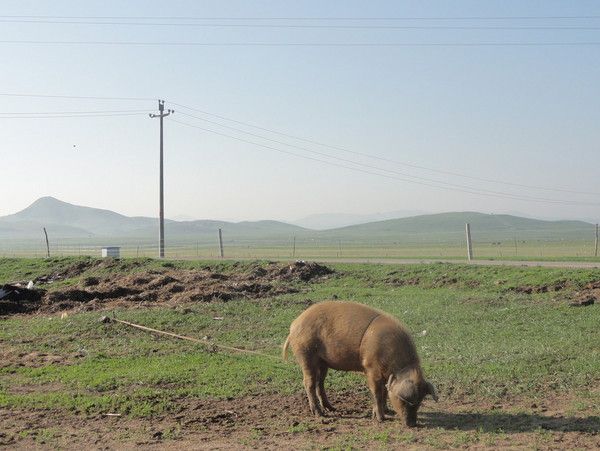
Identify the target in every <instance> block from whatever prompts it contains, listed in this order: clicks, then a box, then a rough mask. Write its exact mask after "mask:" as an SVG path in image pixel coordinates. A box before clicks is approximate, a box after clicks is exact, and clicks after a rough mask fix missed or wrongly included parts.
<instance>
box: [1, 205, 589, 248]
mask: <svg viewBox="0 0 600 451" xmlns="http://www.w3.org/2000/svg"><path fill="white" fill-rule="evenodd" d="M467 222H468V223H470V224H471V230H472V235H473V239H474V241H480V242H496V241H506V240H514V239H515V238H517V239H519V240H537V241H566V240H570V241H577V240H589V239H591V237H593V233H594V226H593V225H592V224H589V223H586V222H583V221H543V220H539V219H528V218H522V217H519V216H511V215H495V214H484V213H477V212H455V213H439V214H429V215H420V216H413V217H409V218H400V219H390V220H385V221H377V222H370V223H366V224H359V225H353V226H348V227H341V228H336V229H330V230H324V231H316V230H310V229H306V228H303V227H299V226H295V225H291V224H287V223H284V222H280V221H243V222H237V223H235V222H227V221H214V220H198V221H172V220H167V221H165V228H166V236H167V238H168V240H169V241H170V242H171V243H175V242H178V243H190V242H195V243H212V242H214V241H215V239H216V233H217V230H218V229H219V228H221V229H222V230H223V234H224V236H225V237H226V240H228V241H229V242H235V243H236V244H237V245H244V244H245V243H252V244H255V243H261V244H263V245H267V246H268V245H277V244H281V243H288V242H289V240H290V239H291V237H293V236H295V237H297V238H298V239H300V240H303V241H304V242H315V243H320V244H323V245H326V244H327V243H336V242H337V240H344V241H345V242H346V243H348V242H354V243H357V244H360V243H372V244H377V243H407V244H410V243H431V244H435V243H459V242H462V241H463V240H464V229H465V223H467ZM42 227H46V228H47V229H48V233H49V234H50V235H51V237H52V238H60V239H71V240H77V239H83V238H85V239H86V240H87V242H90V243H91V242H98V243H100V242H102V243H105V242H107V241H112V242H121V243H130V242H134V241H148V242H153V241H154V240H155V238H156V236H157V231H158V220H157V219H156V218H148V217H128V216H124V215H121V214H118V213H115V212H113V211H110V210H101V209H97V208H90V207H82V206H78V205H72V204H69V203H66V202H62V201H60V200H58V199H55V198H52V197H43V198H41V199H38V200H37V201H35V202H34V203H33V204H31V205H30V206H29V207H27V208H25V209H24V210H22V211H20V212H18V213H15V214H13V215H9V216H4V217H0V239H3V240H11V239H18V240H27V239H37V240H39V239H40V238H41V237H42V236H43V235H42Z"/></svg>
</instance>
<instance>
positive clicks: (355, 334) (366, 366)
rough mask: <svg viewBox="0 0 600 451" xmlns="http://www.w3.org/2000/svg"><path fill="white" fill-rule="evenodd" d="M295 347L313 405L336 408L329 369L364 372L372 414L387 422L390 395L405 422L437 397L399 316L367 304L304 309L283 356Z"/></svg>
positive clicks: (318, 410) (318, 411)
mask: <svg viewBox="0 0 600 451" xmlns="http://www.w3.org/2000/svg"><path fill="white" fill-rule="evenodd" d="M290 346H291V347H292V350H293V352H294V355H295V356H296V359H297V360H298V363H299V364H300V366H301V367H302V373H303V375H304V388H305V389H306V395H307V396H308V402H309V405H310V410H311V412H312V413H313V414H315V415H319V416H322V415H323V410H324V409H327V410H334V409H333V406H332V405H331V404H330V403H329V400H328V399H327V395H326V394H325V389H324V382H325V377H326V376H327V370H328V369H329V368H333V369H335V370H341V371H362V372H364V373H365V375H366V377H367V382H368V385H369V388H370V390H371V392H372V393H373V399H374V405H373V418H375V419H377V420H378V421H383V419H384V412H385V411H386V394H387V395H388V396H389V398H390V401H391V403H392V406H393V407H394V410H395V411H396V412H397V413H398V415H401V416H403V417H404V420H405V422H406V424H407V426H415V425H416V424H417V410H418V409H419V406H420V405H421V402H422V401H423V398H424V397H425V396H427V395H431V396H432V397H433V399H434V400H436V401H437V400H438V397H437V394H436V391H435V388H434V386H433V384H431V382H428V381H426V380H425V378H424V376H423V370H422V369H421V366H420V363H419V357H418V356H417V350H416V348H415V345H414V343H413V341H412V339H411V337H410V335H409V333H408V332H407V330H406V329H405V328H404V327H403V326H402V325H401V324H400V322H399V321H398V320H396V319H395V318H393V317H391V316H390V315H388V314H386V313H383V312H381V311H379V310H375V309H373V308H371V307H367V306H366V305H362V304H357V303H354V302H340V301H327V302H321V303H319V304H315V305H313V306H311V307H309V308H308V309H306V310H305V311H304V312H303V313H302V314H301V315H300V316H298V318H296V319H295V320H294V321H293V322H292V324H291V326H290V334H289V336H288V337H287V340H286V342H285V344H284V345H283V357H284V359H285V358H286V354H287V350H288V347H290Z"/></svg>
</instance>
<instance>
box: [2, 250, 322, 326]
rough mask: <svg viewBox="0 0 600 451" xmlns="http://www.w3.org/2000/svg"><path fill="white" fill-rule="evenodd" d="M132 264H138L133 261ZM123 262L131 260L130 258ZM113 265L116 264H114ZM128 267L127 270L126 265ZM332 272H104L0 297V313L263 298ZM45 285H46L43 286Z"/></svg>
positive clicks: (295, 267) (271, 268)
mask: <svg viewBox="0 0 600 451" xmlns="http://www.w3.org/2000/svg"><path fill="white" fill-rule="evenodd" d="M135 263H137V262H135ZM119 264H121V263H119V261H118V260H108V263H103V261H100V262H98V261H90V262H87V261H85V262H78V263H77V264H76V265H74V266H73V267H71V268H67V269H66V270H64V271H62V272H61V273H54V274H51V275H48V276H44V277H41V278H39V279H37V280H36V281H35V285H36V286H42V287H43V286H44V283H48V282H53V281H56V280H62V279H65V278H70V277H76V276H81V275H82V274H85V272H86V271H88V270H90V269H92V268H96V269H97V268H98V267H99V266H101V265H105V266H106V265H113V266H114V265H119ZM128 264H131V262H129V263H128ZM117 269H118V268H117ZM128 269H131V268H130V267H128ZM331 274H333V270H331V269H330V268H328V267H326V266H323V265H319V264H317V263H313V262H303V261H297V262H295V263H292V264H287V265H286V264H281V263H269V264H267V265H259V264H255V265H250V266H249V267H244V268H242V269H240V271H233V272H231V273H222V272H215V271H212V270H210V269H198V270H189V269H171V268H165V269H161V270H150V271H140V272H136V273H133V274H131V273H125V274H119V272H114V273H113V274H111V275H109V276H88V277H83V278H81V280H80V281H79V282H78V284H77V285H75V286H69V287H64V288H57V289H53V290H49V291H46V290H44V289H40V288H37V289H34V290H23V292H25V293H26V294H28V292H32V293H35V294H36V295H35V296H33V295H32V296H29V295H28V296H21V297H14V298H10V299H9V298H6V299H2V300H0V315H7V314H11V313H32V312H41V313H54V312H59V311H63V310H73V309H75V310H77V311H88V310H98V309H105V308H114V307H145V306H150V305H156V304H165V303H168V304H180V303H189V302H209V301H212V300H222V301H229V300H231V299H235V298H252V299H254V298H262V297H267V296H277V295H280V294H285V293H294V292H297V291H299V285H298V284H299V283H301V282H305V283H306V282H313V281H317V280H321V279H323V278H326V277H328V276H329V275H331ZM46 286H47V285H46Z"/></svg>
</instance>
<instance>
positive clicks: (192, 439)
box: [0, 391, 600, 450]
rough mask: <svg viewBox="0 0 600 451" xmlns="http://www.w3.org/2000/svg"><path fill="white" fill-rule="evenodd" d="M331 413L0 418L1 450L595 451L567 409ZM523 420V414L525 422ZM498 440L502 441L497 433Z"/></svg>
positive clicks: (343, 400) (203, 408)
mask: <svg viewBox="0 0 600 451" xmlns="http://www.w3.org/2000/svg"><path fill="white" fill-rule="evenodd" d="M331 401H332V403H333V404H334V406H336V408H337V410H336V412H333V413H331V414H330V415H329V416H328V417H327V418H323V419H318V418H314V417H312V416H311V415H310V414H309V411H308V407H307V403H306V402H305V399H304V394H303V393H300V392H299V393H297V394H296V395H293V396H274V395H263V396H255V397H244V398H239V399H235V400H234V399H231V400H218V401H217V400H201V401H189V400H185V399H182V400H181V404H180V409H179V411H177V412H174V413H171V414H168V415H164V416H161V417H156V418H153V419H144V420H141V419H130V418H124V417H123V418H122V417H118V416H110V415H98V416H87V417H86V416H76V415H72V414H69V413H61V412H48V411H35V410H33V411H19V410H10V411H9V410H6V409H0V446H1V445H4V446H7V447H10V448H13V449H15V448H18V449H35V448H49V447H52V448H56V447H67V448H71V449H127V448H134V447H140V446H143V447H144V448H149V449H223V450H224V449H251V448H260V449H273V450H274V449H282V448H284V449H292V448H294V449H311V448H317V449H319V448H327V447H333V448H350V447H352V448H370V449H373V448H398V447H403V448H448V447H458V448H467V447H468V448H479V449H491V448H496V447H507V448H512V449H521V448H537V449H574V448H580V449H598V448H600V418H599V417H586V416H584V415H581V416H568V415H565V414H564V413H563V411H562V410H561V409H562V408H563V406H564V405H565V401H566V400H565V399H560V398H554V399H547V400H544V402H543V403H542V404H540V405H536V404H531V403H529V404H528V405H519V404H518V403H515V402H506V403H502V404H500V403H497V404H486V405H483V404H477V405H474V404H469V403H468V402H463V401H461V402H457V403H452V402H448V401H440V402H439V403H437V404H436V403H433V402H427V403H425V404H424V406H423V408H422V409H421V411H420V414H419V426H418V427H416V428H412V429H409V428H406V427H405V426H404V425H403V424H402V422H401V421H400V420H399V419H397V418H390V419H389V420H386V421H385V422H384V423H382V424H379V423H376V422H374V421H373V420H372V419H371V417H370V411H371V408H370V400H369V395H368V394H367V393H366V391H365V392H361V393H349V392H346V393H337V394H336V393H332V395H331ZM523 412H526V413H523ZM498 431H501V433H498Z"/></svg>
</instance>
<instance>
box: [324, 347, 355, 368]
mask: <svg viewBox="0 0 600 451" xmlns="http://www.w3.org/2000/svg"><path fill="white" fill-rule="evenodd" d="M321 359H322V360H323V361H324V362H325V363H326V364H327V366H328V367H329V368H332V369H334V370H340V371H363V367H362V364H361V358H360V355H359V353H358V352H355V351H347V350H345V349H344V347H343V346H328V347H327V349H326V350H325V352H323V353H322V355H321Z"/></svg>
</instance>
